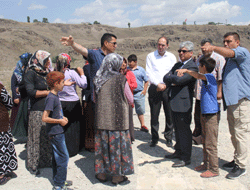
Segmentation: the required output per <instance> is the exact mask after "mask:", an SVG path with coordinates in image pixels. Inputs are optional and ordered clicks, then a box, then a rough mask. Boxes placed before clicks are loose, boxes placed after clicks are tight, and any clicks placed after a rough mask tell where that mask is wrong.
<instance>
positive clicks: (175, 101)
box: [163, 41, 198, 167]
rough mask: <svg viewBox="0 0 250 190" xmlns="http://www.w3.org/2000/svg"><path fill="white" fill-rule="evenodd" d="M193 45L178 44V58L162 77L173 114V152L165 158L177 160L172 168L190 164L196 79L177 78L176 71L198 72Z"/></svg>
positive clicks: (190, 43)
mask: <svg viewBox="0 0 250 190" xmlns="http://www.w3.org/2000/svg"><path fill="white" fill-rule="evenodd" d="M193 48H194V44H193V43H192V42H190V41H186V42H182V43H181V44H180V49H179V50H178V52H179V57H180V62H177V63H176V64H175V65H174V66H173V68H172V69H171V70H170V71H169V72H168V73H167V74H166V75H165V76H164V78H163V81H164V83H165V84H166V86H168V87H170V91H169V97H170V108H171V110H172V113H173V124H174V129H175V138H176V144H175V152H174V153H173V154H171V155H166V156H165V158H171V159H172V158H179V159H180V160H179V161H178V162H175V163H174V164H173V165H172V167H183V166H185V165H189V164H190V163H191V160H190V158H191V152H192V132H191V129H190V124H191V119H192V115H191V112H192V106H193V91H194V85H195V81H196V79H195V78H193V77H192V76H190V75H188V74H184V75H183V76H182V77H179V76H177V73H176V70H177V69H180V68H183V69H188V70H192V71H196V72H198V67H197V65H196V64H195V63H194V61H193V59H192V56H193Z"/></svg>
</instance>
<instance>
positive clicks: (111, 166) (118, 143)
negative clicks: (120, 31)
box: [94, 53, 134, 184]
mask: <svg viewBox="0 0 250 190" xmlns="http://www.w3.org/2000/svg"><path fill="white" fill-rule="evenodd" d="M122 62H123V58H122V57H121V56H120V55H118V54H115V53H111V54H108V55H107V56H106V57H105V58H104V59H103V62H102V65H101V67H100V69H99V70H98V71H97V73H96V77H95V78H94V91H95V93H94V94H95V97H94V98H95V102H96V129H97V131H96V135H95V173H96V178H97V179H98V180H99V181H101V182H105V181H107V174H111V176H112V183H113V184H118V183H122V182H125V181H127V180H128V178H127V177H126V176H125V175H128V174H132V173H134V164H133V155H132V148H131V141H130V134H129V108H128V107H129V104H130V105H133V94H132V93H131V90H130V88H129V85H128V83H127V79H126V77H125V76H124V75H122V74H120V73H119V70H120V68H121V66H122Z"/></svg>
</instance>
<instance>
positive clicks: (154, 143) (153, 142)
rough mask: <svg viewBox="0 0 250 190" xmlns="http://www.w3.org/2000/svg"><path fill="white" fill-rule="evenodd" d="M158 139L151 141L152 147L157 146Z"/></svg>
mask: <svg viewBox="0 0 250 190" xmlns="http://www.w3.org/2000/svg"><path fill="white" fill-rule="evenodd" d="M157 143H158V141H151V142H150V145H149V146H150V147H155V146H156V145H157Z"/></svg>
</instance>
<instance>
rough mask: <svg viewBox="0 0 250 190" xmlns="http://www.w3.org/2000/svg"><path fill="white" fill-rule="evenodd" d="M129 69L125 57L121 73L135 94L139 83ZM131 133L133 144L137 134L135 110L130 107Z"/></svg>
mask: <svg viewBox="0 0 250 190" xmlns="http://www.w3.org/2000/svg"><path fill="white" fill-rule="evenodd" d="M127 67H128V62H127V59H126V58H125V57H123V63H122V66H121V69H120V73H121V74H123V75H125V76H126V78H127V81H128V85H129V87H130V90H131V92H132V93H133V91H134V89H136V88H137V82H136V78H135V75H134V73H133V72H132V71H130V70H129V69H127ZM129 132H130V137H131V142H133V141H134V140H135V134H134V133H135V132H134V122H133V108H132V107H131V106H129Z"/></svg>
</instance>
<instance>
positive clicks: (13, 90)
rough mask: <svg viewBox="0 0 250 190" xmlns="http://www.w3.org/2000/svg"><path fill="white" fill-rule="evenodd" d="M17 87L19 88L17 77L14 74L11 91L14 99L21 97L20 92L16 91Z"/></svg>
mask: <svg viewBox="0 0 250 190" xmlns="http://www.w3.org/2000/svg"><path fill="white" fill-rule="evenodd" d="M17 88H18V82H17V78H16V75H15V74H13V75H12V77H11V91H12V97H13V99H14V100H15V99H17V98H19V97H20V94H17V93H16V89H17Z"/></svg>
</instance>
